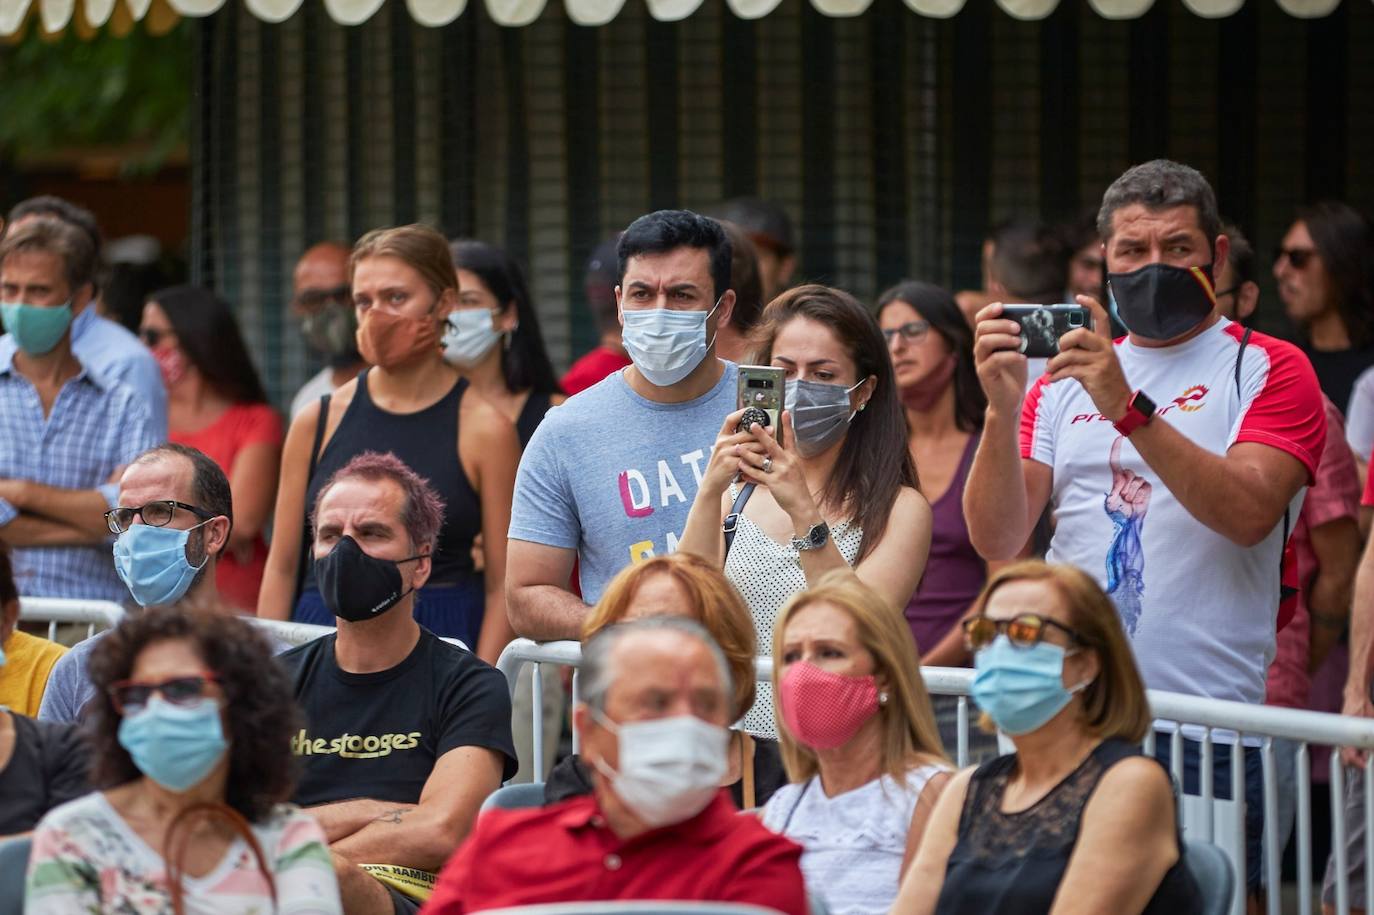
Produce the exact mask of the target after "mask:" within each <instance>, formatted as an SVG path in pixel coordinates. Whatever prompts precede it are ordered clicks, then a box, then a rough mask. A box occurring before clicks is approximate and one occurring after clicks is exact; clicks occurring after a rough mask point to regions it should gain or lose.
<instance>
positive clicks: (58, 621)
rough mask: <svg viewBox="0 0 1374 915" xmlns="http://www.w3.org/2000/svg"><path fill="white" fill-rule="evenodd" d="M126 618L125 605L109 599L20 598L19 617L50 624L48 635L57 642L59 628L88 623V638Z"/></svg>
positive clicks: (24, 619) (32, 621) (23, 619)
mask: <svg viewBox="0 0 1374 915" xmlns="http://www.w3.org/2000/svg"><path fill="white" fill-rule="evenodd" d="M123 618H124V608H123V607H121V606H120V605H119V604H116V603H115V602H114V601H109V600H77V599H73V598H66V597H20V598H19V619H20V620H22V621H24V622H30V623H47V624H48V638H49V639H50V640H52V641H57V627H58V626H61V625H67V624H78V625H79V624H81V623H85V624H86V638H90V637H91V636H93V635H95V634H96V632H97V631H99V630H101V629H109V628H110V627H112V626H115V625H117V624H118V623H119V621H120V620H122V619H123Z"/></svg>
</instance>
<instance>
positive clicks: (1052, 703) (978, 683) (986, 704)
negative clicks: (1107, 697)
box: [972, 635, 1090, 735]
mask: <svg viewBox="0 0 1374 915" xmlns="http://www.w3.org/2000/svg"><path fill="white" fill-rule="evenodd" d="M1067 655H1068V652H1066V651H1065V650H1064V649H1063V648H1061V647H1060V646H1058V645H1051V644H1050V643H1049V642H1037V643H1036V644H1034V645H1032V646H1030V647H1029V648H1018V647H1017V646H1015V645H1013V644H1012V643H1011V640H1010V639H1008V638H1007V637H1006V636H1005V635H999V636H998V637H997V638H995V639H993V641H992V644H991V645H989V646H988V647H986V648H983V649H981V650H980V651H979V652H978V653H977V654H976V655H974V657H973V667H974V669H975V670H976V671H977V674H975V675H974V678H973V690H972V695H973V700H974V701H975V702H977V703H978V707H979V708H981V709H982V710H983V711H985V712H987V713H988V715H989V716H990V717H991V718H992V720H993V722H994V723H995V724H996V725H997V727H998V729H999V730H1001V731H1004V732H1005V733H1007V734H1013V735H1016V734H1029V733H1030V732H1031V731H1034V730H1036V729H1037V728H1039V727H1041V726H1042V725H1044V724H1045V722H1047V721H1049V720H1050V719H1051V718H1053V717H1054V716H1055V715H1058V714H1059V712H1060V710H1061V709H1063V708H1064V706H1066V705H1068V704H1069V700H1070V699H1072V698H1073V694H1074V693H1076V692H1078V691H1079V690H1081V689H1083V688H1084V687H1086V686H1087V685H1088V682H1090V681H1084V682H1083V683H1080V684H1078V685H1077V686H1075V687H1074V688H1073V689H1066V688H1065V686H1064V658H1065V657H1066V656H1067Z"/></svg>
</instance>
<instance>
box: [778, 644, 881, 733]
mask: <svg viewBox="0 0 1374 915" xmlns="http://www.w3.org/2000/svg"><path fill="white" fill-rule="evenodd" d="M778 702H779V703H780V704H781V706H782V720H783V723H784V724H786V725H787V729H788V730H789V731H791V732H792V736H793V737H795V738H796V739H797V741H798V742H800V743H802V744H805V745H806V746H808V747H811V748H812V749H813V750H833V749H835V748H836V747H842V746H844V745H845V744H846V743H848V742H849V740H850V738H852V737H853V736H854V735H855V734H857V733H859V728H861V727H863V726H864V724H865V723H866V722H867V721H868V719H870V718H872V717H873V716H874V715H875V714H877V712H878V704H879V703H878V684H877V682H876V681H875V680H874V678H873V677H872V676H867V677H846V676H844V675H843V674H832V673H830V672H829V671H826V670H821V669H820V668H819V667H817V666H816V665H814V664H810V663H808V662H806V661H799V662H797V663H796V664H793V665H792V666H791V667H789V668H788V669H787V673H785V674H783V677H782V680H781V681H780V682H779V683H778Z"/></svg>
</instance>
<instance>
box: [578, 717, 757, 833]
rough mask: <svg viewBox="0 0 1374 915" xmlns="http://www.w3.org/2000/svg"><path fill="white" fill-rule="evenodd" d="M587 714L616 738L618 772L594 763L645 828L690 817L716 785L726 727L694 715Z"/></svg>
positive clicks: (722, 770)
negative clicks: (628, 717) (624, 718)
mask: <svg viewBox="0 0 1374 915" xmlns="http://www.w3.org/2000/svg"><path fill="white" fill-rule="evenodd" d="M592 714H593V715H594V716H596V718H597V719H598V720H599V721H600V722H601V723H602V724H603V725H604V726H605V727H606V728H607V729H608V730H610V731H611V732H612V733H614V734H615V735H616V736H617V739H618V740H619V742H620V771H619V772H617V771H616V770H614V769H612V768H611V767H610V766H608V765H607V764H606V762H605V761H604V760H600V759H598V760H597V761H596V768H597V770H598V771H599V772H600V773H601V774H602V775H604V776H606V778H607V779H609V780H610V783H611V790H612V791H614V792H615V793H616V795H617V796H618V797H619V798H620V799H621V800H622V801H624V802H625V805H626V806H627V807H629V808H630V810H632V811H633V812H634V814H635V816H637V817H639V818H640V819H641V820H643V821H644V822H645V824H647V825H648V826H649V828H651V829H657V828H659V827H660V826H668V825H670V824H673V823H681V822H682V821H684V820H689V819H691V818H692V817H694V816H696V815H697V814H698V813H701V811H703V810H705V809H706V805H707V804H709V803H711V798H713V797H715V796H716V792H717V791H719V790H720V781H721V779H723V778H724V777H725V772H726V768H727V764H726V759H725V757H726V749H727V748H728V746H729V742H730V732H729V731H727V730H726V729H725V728H722V727H718V726H716V725H714V724H708V723H707V722H705V721H702V720H701V719H700V718H698V717H696V716H695V715H678V716H676V717H673V718H655V719H653V720H650V721H630V722H626V723H624V724H615V723H614V722H612V721H611V720H610V719H608V718H607V717H606V716H605V714H604V713H602V712H599V711H596V710H595V709H593V710H592Z"/></svg>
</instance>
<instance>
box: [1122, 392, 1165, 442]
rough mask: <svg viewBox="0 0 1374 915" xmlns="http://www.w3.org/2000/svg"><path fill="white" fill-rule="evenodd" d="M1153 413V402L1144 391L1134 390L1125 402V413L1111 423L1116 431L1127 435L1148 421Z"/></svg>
mask: <svg viewBox="0 0 1374 915" xmlns="http://www.w3.org/2000/svg"><path fill="white" fill-rule="evenodd" d="M1154 415H1155V402H1154V401H1153V400H1151V399H1150V398H1149V397H1147V396H1145V392H1144V391H1136V392H1135V393H1134V394H1132V395H1131V399H1130V401H1129V402H1128V403H1127V404H1126V415H1125V416H1123V417H1121V418H1120V419H1118V420H1117V421H1116V422H1114V423H1112V425H1113V426H1115V427H1116V431H1117V432H1120V433H1121V434H1122V435H1125V436H1127V437H1129V436H1130V434H1131V433H1132V432H1134V431H1135V430H1137V429H1139V428H1140V427H1141V426H1143V425H1145V424H1146V423H1148V422H1149V421H1150V417H1152V416H1154Z"/></svg>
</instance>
